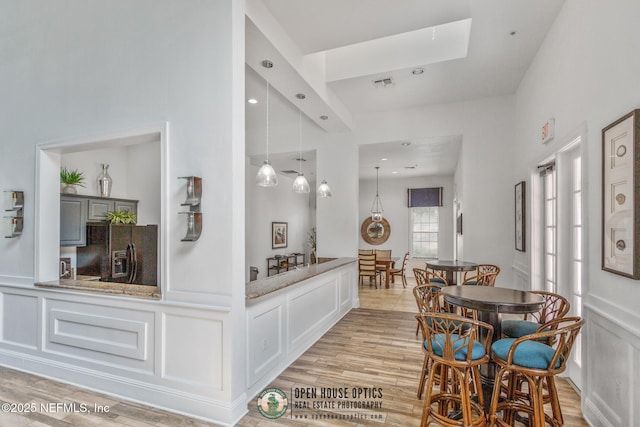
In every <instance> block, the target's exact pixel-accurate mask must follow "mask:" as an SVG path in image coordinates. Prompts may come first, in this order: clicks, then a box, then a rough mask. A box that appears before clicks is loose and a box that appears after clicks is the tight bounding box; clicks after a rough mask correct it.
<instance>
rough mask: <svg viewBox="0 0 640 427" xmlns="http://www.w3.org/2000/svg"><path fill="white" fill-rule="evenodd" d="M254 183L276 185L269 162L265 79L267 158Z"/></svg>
mask: <svg viewBox="0 0 640 427" xmlns="http://www.w3.org/2000/svg"><path fill="white" fill-rule="evenodd" d="M256 184H258V185H259V186H260V187H275V186H277V185H278V175H277V174H276V171H275V170H273V167H272V166H271V163H270V162H269V81H268V80H267V159H266V160H265V161H264V163H262V166H260V170H258V173H257V175H256Z"/></svg>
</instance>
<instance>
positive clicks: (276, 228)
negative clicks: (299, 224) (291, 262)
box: [271, 222, 289, 249]
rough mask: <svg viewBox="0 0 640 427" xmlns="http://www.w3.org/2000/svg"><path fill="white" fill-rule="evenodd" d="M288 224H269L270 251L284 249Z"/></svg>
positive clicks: (287, 236)
mask: <svg viewBox="0 0 640 427" xmlns="http://www.w3.org/2000/svg"><path fill="white" fill-rule="evenodd" d="M287 227H288V223H286V222H272V223H271V249H279V248H286V247H287V241H288V239H289V235H288V230H287Z"/></svg>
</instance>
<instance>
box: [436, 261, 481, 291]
mask: <svg viewBox="0 0 640 427" xmlns="http://www.w3.org/2000/svg"><path fill="white" fill-rule="evenodd" d="M427 268H430V269H432V270H439V271H444V273H445V278H446V279H447V282H448V284H449V285H450V286H452V285H456V284H457V275H458V273H459V272H461V271H473V270H476V269H477V268H478V264H477V263H475V262H470V261H458V260H446V259H436V260H433V261H427Z"/></svg>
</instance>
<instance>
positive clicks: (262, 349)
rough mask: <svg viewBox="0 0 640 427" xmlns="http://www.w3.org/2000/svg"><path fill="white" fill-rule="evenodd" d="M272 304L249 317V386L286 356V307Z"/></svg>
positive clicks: (273, 302)
mask: <svg viewBox="0 0 640 427" xmlns="http://www.w3.org/2000/svg"><path fill="white" fill-rule="evenodd" d="M270 303H271V304H270V306H269V305H267V306H265V307H263V309H262V310H259V311H252V312H251V314H250V315H249V316H250V317H248V324H249V325H250V327H249V328H248V330H247V338H248V340H249V342H248V343H247V350H248V352H249V357H248V367H249V374H248V377H247V378H248V382H249V384H253V383H255V381H256V380H257V379H258V378H260V377H262V376H263V375H265V374H266V373H267V372H268V371H269V369H271V368H273V367H274V366H276V365H277V363H278V361H279V359H280V358H281V357H282V356H283V354H284V334H285V330H284V327H285V325H284V318H283V313H282V312H283V310H284V307H283V306H282V305H281V304H278V303H277V301H270Z"/></svg>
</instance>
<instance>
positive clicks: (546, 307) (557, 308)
mask: <svg viewBox="0 0 640 427" xmlns="http://www.w3.org/2000/svg"><path fill="white" fill-rule="evenodd" d="M531 293H532V294H538V295H540V296H542V297H543V298H544V304H543V305H542V308H541V309H540V310H539V311H537V312H535V313H528V314H525V315H524V319H525V320H529V319H531V320H533V321H535V322H536V323H547V322H550V321H552V320H555V319H560V318H562V317H564V316H565V315H566V314H567V313H568V312H569V309H570V308H571V305H570V304H569V300H567V299H566V298H565V297H563V296H562V295H559V294H556V293H553V292H546V291H531Z"/></svg>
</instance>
